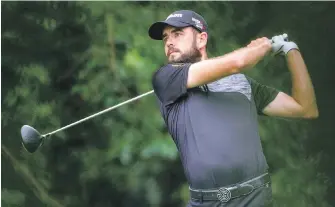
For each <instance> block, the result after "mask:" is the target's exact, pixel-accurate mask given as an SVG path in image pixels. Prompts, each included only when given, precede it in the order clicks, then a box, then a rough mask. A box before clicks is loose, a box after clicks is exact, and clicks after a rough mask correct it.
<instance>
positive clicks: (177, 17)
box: [149, 10, 208, 40]
mask: <svg viewBox="0 0 335 207" xmlns="http://www.w3.org/2000/svg"><path fill="white" fill-rule="evenodd" d="M167 25H170V26H173V27H178V28H183V27H189V26H191V27H194V28H195V29H197V30H198V31H199V32H208V30H207V23H206V21H205V19H204V18H203V17H202V16H201V15H199V14H197V13H196V12H194V11H191V10H179V11H175V12H173V13H172V14H170V15H169V16H168V17H167V18H166V19H165V20H164V21H159V22H155V23H153V24H152V25H151V26H150V28H149V36H150V37H151V38H152V39H154V40H162V35H163V29H164V28H165V26H167Z"/></svg>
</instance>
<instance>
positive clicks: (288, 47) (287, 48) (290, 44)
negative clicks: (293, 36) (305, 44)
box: [283, 42, 299, 55]
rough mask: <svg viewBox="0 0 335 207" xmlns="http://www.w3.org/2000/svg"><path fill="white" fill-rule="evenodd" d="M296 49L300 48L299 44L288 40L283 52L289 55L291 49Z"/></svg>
mask: <svg viewBox="0 0 335 207" xmlns="http://www.w3.org/2000/svg"><path fill="white" fill-rule="evenodd" d="M294 49H295V50H299V48H298V45H297V44H295V43H294V42H287V43H286V44H285V45H284V47H283V52H284V53H285V55H287V53H288V52H289V51H291V50H294Z"/></svg>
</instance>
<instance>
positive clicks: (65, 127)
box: [43, 90, 154, 137]
mask: <svg viewBox="0 0 335 207" xmlns="http://www.w3.org/2000/svg"><path fill="white" fill-rule="evenodd" d="M153 92H154V90H151V91H149V92H146V93H144V94H142V95H139V96H136V97H134V98H132V99H129V100H128V101H124V102H122V103H119V104H117V105H115V106H111V107H109V108H107V109H105V110H103V111H100V112H98V113H95V114H92V115H91V116H88V117H86V118H83V119H80V120H79V121H76V122H74V123H72V124H69V125H66V126H64V127H62V128H60V129H57V130H55V131H53V132H50V133H48V134H45V135H43V136H46V137H47V136H50V135H52V134H55V133H57V132H59V131H62V130H64V129H67V128H70V127H72V126H74V125H77V124H79V123H81V122H84V121H87V120H89V119H92V118H94V117H96V116H99V115H100V114H103V113H106V112H108V111H111V110H113V109H116V108H118V107H120V106H123V105H125V104H127V103H130V102H133V101H136V100H137V99H140V98H142V97H144V96H147V95H149V94H152V93H153Z"/></svg>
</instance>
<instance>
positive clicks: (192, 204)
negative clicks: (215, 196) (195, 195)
mask: <svg viewBox="0 0 335 207" xmlns="http://www.w3.org/2000/svg"><path fill="white" fill-rule="evenodd" d="M272 205H273V204H272V189H271V184H266V185H264V186H262V187H259V188H257V189H256V190H254V191H253V192H252V193H250V194H248V195H246V196H241V197H238V198H234V199H232V200H230V201H229V202H227V203H221V202H220V201H219V200H218V201H203V202H202V203H201V202H200V201H195V200H190V201H189V202H188V204H187V207H272Z"/></svg>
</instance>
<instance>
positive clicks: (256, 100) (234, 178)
mask: <svg viewBox="0 0 335 207" xmlns="http://www.w3.org/2000/svg"><path fill="white" fill-rule="evenodd" d="M208 35H209V34H208V26H207V23H206V22H205V20H204V18H203V17H202V16H200V15H199V14H197V13H195V12H194V11H189V10H181V11H176V12H173V13H172V14H170V15H169V16H168V17H167V18H166V19H165V20H164V21H160V22H156V23H154V24H152V25H151V27H150V28H149V36H150V37H151V38H152V39H154V40H161V41H163V44H164V49H165V55H166V57H167V60H168V63H166V65H164V66H162V67H161V68H159V69H158V70H157V71H156V72H155V73H154V74H153V77H152V84H153V88H154V92H155V94H156V96H157V98H158V101H159V108H160V112H161V114H162V117H163V119H164V121H165V123H166V126H167V128H168V131H169V133H170V134H171V136H172V138H173V140H174V142H175V144H176V146H177V149H178V151H179V153H180V157H181V161H182V165H183V168H184V173H185V176H186V178H187V181H188V184H189V189H190V200H189V202H188V206H197V207H205V206H216V207H217V206H234V207H235V206H257V207H259V206H271V204H272V190H271V179H270V176H269V174H268V171H267V170H268V164H267V161H266V158H265V157H264V154H263V150H262V146H261V141H260V136H259V131H258V122H257V116H258V115H264V116H274V117H286V118H307V119H310V118H316V117H318V108H317V105H316V100H315V95H314V89H313V85H312V82H311V79H310V77H309V74H308V71H307V68H306V65H305V63H304V60H303V58H302V56H301V54H300V52H299V49H298V47H297V45H296V44H295V43H294V42H288V41H286V40H285V36H284V35H278V36H275V37H273V38H272V40H270V39H268V38H266V37H263V38H258V39H256V40H253V41H251V43H250V44H249V45H247V46H246V47H243V48H240V49H238V50H235V51H233V52H231V53H228V54H225V55H223V56H220V57H215V58H208V56H207V52H206V46H207V41H208ZM270 53H275V54H282V55H284V56H285V58H286V61H287V65H288V69H289V71H290V73H291V76H292V84H293V87H292V96H290V95H288V94H285V93H284V92H281V91H279V90H277V89H275V88H272V87H269V86H266V85H262V84H261V83H258V82H257V81H255V80H253V79H251V78H249V77H247V76H246V75H244V74H243V72H245V71H246V70H249V69H252V68H253V66H255V65H256V64H257V63H258V62H259V61H260V60H262V59H263V58H264V56H266V55H268V54H270Z"/></svg>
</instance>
